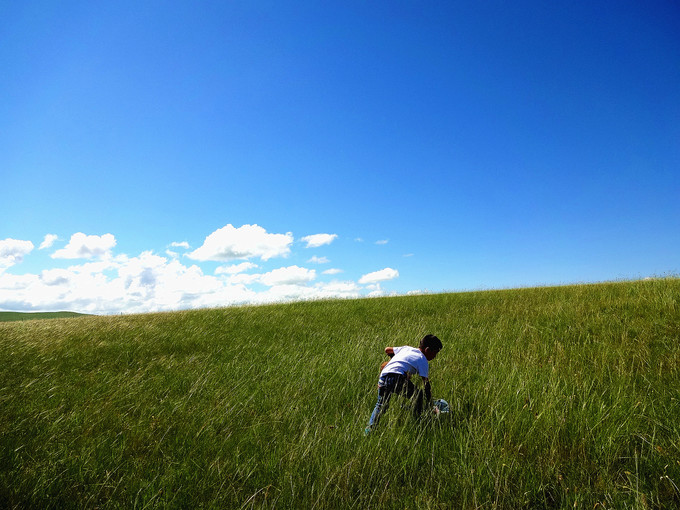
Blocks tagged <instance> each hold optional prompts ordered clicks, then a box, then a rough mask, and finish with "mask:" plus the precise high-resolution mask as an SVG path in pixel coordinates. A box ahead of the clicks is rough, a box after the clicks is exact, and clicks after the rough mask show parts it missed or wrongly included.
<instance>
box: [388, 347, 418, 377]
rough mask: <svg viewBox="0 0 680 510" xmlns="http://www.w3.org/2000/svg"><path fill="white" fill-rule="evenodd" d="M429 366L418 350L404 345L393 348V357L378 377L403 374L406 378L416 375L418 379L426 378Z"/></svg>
mask: <svg viewBox="0 0 680 510" xmlns="http://www.w3.org/2000/svg"><path fill="white" fill-rule="evenodd" d="M429 370H430V366H429V365H428V363H427V358H426V357H425V355H424V354H423V353H422V352H420V349H416V348H415V347H411V346H408V345H405V346H403V347H395V348H394V356H393V357H392V359H391V360H390V361H389V363H387V365H385V368H383V370H382V372H380V375H381V376H383V375H386V374H403V375H405V376H407V377H410V376H412V375H413V374H415V373H417V374H418V375H420V377H428V374H429Z"/></svg>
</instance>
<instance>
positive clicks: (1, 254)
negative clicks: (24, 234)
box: [0, 238, 33, 269]
mask: <svg viewBox="0 0 680 510" xmlns="http://www.w3.org/2000/svg"><path fill="white" fill-rule="evenodd" d="M32 251H33V243H32V242H31V241H21V240H19V239H12V238H8V239H3V240H2V241H0V269H2V268H7V267H10V266H13V265H15V264H18V263H20V262H21V261H22V260H24V255H28V254H29V253H31V252H32Z"/></svg>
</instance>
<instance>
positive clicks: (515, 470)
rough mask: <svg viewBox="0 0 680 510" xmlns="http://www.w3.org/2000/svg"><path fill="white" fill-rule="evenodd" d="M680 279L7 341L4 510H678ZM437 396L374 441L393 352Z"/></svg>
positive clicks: (65, 331)
mask: <svg viewBox="0 0 680 510" xmlns="http://www.w3.org/2000/svg"><path fill="white" fill-rule="evenodd" d="M679 295H680V280H678V279H672V278H668V279H659V280H652V281H641V282H622V283H614V284H602V285H588V286H571V287H557V288H539V289H522V290H508V291H490V292H477V293H460V294H444V295H432V296H417V297H399V298H383V299H362V300H352V301H322V302H311V303H296V304H287V305H273V306H263V307H241V308H232V309H222V310H201V311H186V312H177V313H165V314H149V315H136V316H117V317H84V318H77V319H59V320H49V321H28V322H14V323H3V324H0V507H9V508H12V507H34V508H38V507H40V508H50V507H51V508H64V507H74V508H81V507H91V508H94V507H100V508H117V507H120V508H131V507H138V508H145V507H146V508H152V507H170V508H194V507H198V506H204V507H211V508H262V507H272V508H347V507H358V508H508V509H511V508H573V507H574V506H575V505H576V506H577V507H581V508H588V509H593V508H677V507H678V506H680V490H678V485H677V484H678V483H680V425H679V423H680V405H679V404H680V402H679V399H680V383H679V381H680V378H679V375H680V374H679V373H678V371H679V367H680V345H679V340H678V339H679V338H680V308H679V307H678V303H677V301H678V296H679ZM425 333H434V334H436V335H438V336H439V337H440V338H441V339H442V340H443V342H444V350H443V351H442V352H441V354H440V355H439V356H438V357H437V358H436V360H434V361H433V362H432V365H431V370H432V381H433V396H434V397H435V398H445V399H446V400H448V401H449V403H450V404H451V407H452V411H451V413H449V414H448V415H443V416H441V417H440V418H439V419H431V420H425V421H424V422H423V423H414V422H413V420H412V419H411V417H410V416H409V413H408V412H407V411H406V410H402V409H400V406H399V405H396V404H395V405H393V406H392V408H391V409H390V411H389V412H388V414H387V415H386V416H385V418H384V420H383V421H382V422H381V424H380V427H379V429H378V430H377V431H376V432H375V433H373V434H372V435H371V436H368V437H364V436H363V429H364V427H365V425H366V422H367V420H368V417H369V415H370V412H371V410H372V407H373V405H374V403H375V397H376V394H375V393H376V382H377V371H378V366H379V364H380V362H381V361H383V360H384V359H383V358H384V356H383V355H382V349H383V348H384V347H385V346H387V345H402V344H411V345H414V344H416V342H417V341H418V339H419V338H420V337H422V336H423V335H424V334H425Z"/></svg>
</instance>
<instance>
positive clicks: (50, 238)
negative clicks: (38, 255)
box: [38, 234, 59, 250]
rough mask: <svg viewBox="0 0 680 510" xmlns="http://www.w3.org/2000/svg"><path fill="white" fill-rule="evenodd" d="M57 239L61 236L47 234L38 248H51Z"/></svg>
mask: <svg viewBox="0 0 680 510" xmlns="http://www.w3.org/2000/svg"><path fill="white" fill-rule="evenodd" d="M57 239H59V236H56V235H54V234H47V235H46V236H45V239H43V242H42V243H40V247H39V248H38V249H39V250H44V249H45V248H51V247H52V245H53V244H54V242H55V241H56V240H57Z"/></svg>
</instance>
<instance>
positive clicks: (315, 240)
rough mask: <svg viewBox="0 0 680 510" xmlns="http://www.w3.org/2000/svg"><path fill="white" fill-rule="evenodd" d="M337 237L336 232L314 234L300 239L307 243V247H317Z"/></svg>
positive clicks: (329, 242)
mask: <svg viewBox="0 0 680 510" xmlns="http://www.w3.org/2000/svg"><path fill="white" fill-rule="evenodd" d="M337 237H338V235H337V234H314V235H311V236H305V237H303V238H302V239H301V241H304V242H305V243H307V248H318V247H319V246H323V245H325V244H331V243H332V242H333V241H334V240H335V239H336V238H337Z"/></svg>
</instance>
